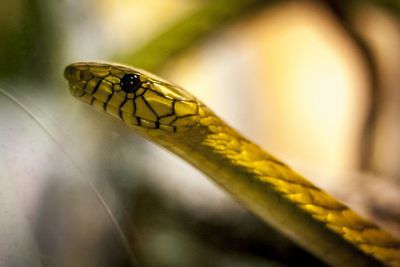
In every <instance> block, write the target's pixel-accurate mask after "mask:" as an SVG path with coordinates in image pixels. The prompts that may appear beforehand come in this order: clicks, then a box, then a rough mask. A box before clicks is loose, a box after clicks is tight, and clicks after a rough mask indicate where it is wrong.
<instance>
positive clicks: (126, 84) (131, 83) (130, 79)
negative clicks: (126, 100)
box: [120, 74, 142, 93]
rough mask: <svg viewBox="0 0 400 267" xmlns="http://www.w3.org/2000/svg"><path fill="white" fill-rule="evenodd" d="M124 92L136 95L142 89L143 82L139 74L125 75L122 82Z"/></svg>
mask: <svg viewBox="0 0 400 267" xmlns="http://www.w3.org/2000/svg"><path fill="white" fill-rule="evenodd" d="M120 85H121V88H122V90H124V91H125V92H127V93H134V92H136V91H137V89H139V88H140V86H141V85H142V82H141V81H140V78H139V75H137V74H125V75H124V77H122V79H121V82H120Z"/></svg>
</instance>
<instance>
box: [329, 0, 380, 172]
mask: <svg viewBox="0 0 400 267" xmlns="http://www.w3.org/2000/svg"><path fill="white" fill-rule="evenodd" d="M323 2H325V4H326V5H327V6H328V7H329V8H330V10H331V11H332V14H333V15H335V16H336V18H337V22H338V23H339V24H340V25H341V26H342V27H343V29H344V30H345V31H346V33H347V34H348V35H349V36H350V38H351V39H352V40H353V42H354V44H355V45H356V46H357V48H358V50H359V52H360V53H361V55H362V57H363V59H364V62H365V65H366V69H367V72H368V73H367V75H366V76H367V77H368V78H369V87H368V92H369V103H368V107H367V113H366V114H367V115H366V118H365V121H364V126H363V129H362V133H361V138H360V144H359V168H360V170H363V171H368V170H370V169H371V163H372V162H371V161H372V157H373V153H374V151H373V140H374V136H375V130H376V126H377V120H378V116H379V114H380V110H381V106H382V94H381V88H380V77H379V72H378V66H377V63H376V60H375V58H374V55H373V54H372V52H371V49H370V47H369V46H368V43H367V42H366V41H365V40H364V38H363V37H362V35H361V34H359V33H358V31H357V29H356V28H355V26H354V25H353V23H352V16H351V11H352V8H354V4H355V3H354V2H353V3H349V2H344V1H340V0H323Z"/></svg>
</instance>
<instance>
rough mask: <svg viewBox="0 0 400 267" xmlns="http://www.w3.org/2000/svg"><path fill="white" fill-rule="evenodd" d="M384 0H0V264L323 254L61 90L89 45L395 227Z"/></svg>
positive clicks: (393, 40) (395, 27) (390, 10)
mask: <svg viewBox="0 0 400 267" xmlns="http://www.w3.org/2000/svg"><path fill="white" fill-rule="evenodd" d="M399 16H400V4H399V2H398V1H395V0H393V1H389V0H387V1H384V0H382V1H378V0H376V1H372V0H371V1H335V0H321V1H316V0H315V1H283V0H282V1H277V0H275V1H266V0H248V1H244V0H236V1H228V0H214V1H211V0H209V1H205V0H168V1H155V0H154V1H144V0H118V1H111V0H85V1H74V0H60V1H51V0H13V1H8V0H0V266H5V267H21V266H33V267H36V266H99V267H102V266H144V267H164V266H165V267H169V266H171V267H179V266H215V267H225V266H230V267H231V266H233V267H258V266H299V265H305V266H324V265H323V264H322V263H321V262H320V261H319V260H318V259H315V258H314V257H313V256H311V255H309V254H308V253H307V252H305V251H303V250H302V249H301V248H299V247H297V246H296V245H295V244H293V243H292V242H291V241H290V240H288V239H286V238H285V237H283V236H281V235H280V234H279V233H277V232H275V231H274V230H273V229H271V228H269V227H268V226H266V225H264V224H263V223H261V222H260V221H259V220H258V219H257V218H255V217H254V216H252V215H251V214H249V213H248V212H247V211H246V210H244V209H243V208H242V207H240V206H239V205H238V204H237V203H236V202H234V201H233V200H231V198H230V197H229V196H228V195H227V194H226V193H225V192H223V191H222V190H221V189H219V188H217V187H216V186H215V185H214V184H213V183H212V182H210V181H209V180H208V178H206V177H205V176H204V175H202V174H201V173H199V172H198V171H197V170H195V169H193V168H192V167H191V166H189V165H188V164H186V163H184V162H182V161H181V160H180V159H178V158H177V157H175V156H174V155H171V154H170V153H168V152H166V151H164V150H162V149H160V148H159V147H156V146H155V145H152V144H150V143H148V142H146V141H144V140H142V139H141V138H139V137H137V136H136V135H135V134H134V133H132V132H131V130H130V129H127V128H125V127H124V126H123V125H121V124H120V123H119V122H117V121H113V120H111V119H109V118H108V116H104V114H100V113H97V112H95V111H92V110H91V109H90V108H89V107H88V106H86V105H84V104H81V103H80V102H79V101H76V100H75V99H73V98H72V97H71V96H70V95H69V90H68V89H67V85H66V82H65V81H64V80H63V76H62V73H63V69H64V67H65V66H66V65H67V64H69V63H72V62H75V61H86V60H102V61H114V62H120V63H125V64H128V65H135V66H138V67H141V68H144V69H147V70H150V71H153V72H155V73H157V74H159V75H161V76H163V77H165V78H167V79H168V80H171V81H173V82H174V83H177V84H180V85H181V86H183V87H184V88H186V89H187V90H189V91H190V92H191V93H193V94H194V95H196V96H197V97H199V98H200V99H201V100H202V101H204V102H205V103H206V104H207V105H208V106H210V107H211V108H212V109H213V110H214V111H215V112H216V113H217V114H219V115H220V116H221V117H222V118H224V119H225V120H226V121H227V122H229V123H230V124H231V125H233V126H234V127H235V128H237V129H238V130H239V131H240V132H242V133H243V134H244V135H245V136H247V137H248V138H250V139H252V140H254V141H255V142H256V143H258V144H260V145H261V146H262V147H264V148H265V149H267V150H268V151H269V152H271V153H272V154H274V155H276V156H278V157H279V158H281V159H282V160H284V161H285V162H287V163H289V164H290V165H291V166H293V167H294V168H295V169H297V170H298V171H300V172H301V173H302V174H304V175H305V176H306V177H308V178H309V179H310V180H312V181H313V182H314V183H316V184H317V185H318V186H320V187H322V188H324V189H325V190H327V191H329V192H330V193H331V194H332V195H334V196H335V197H337V198H339V199H340V200H342V201H344V202H345V203H346V204H348V205H350V206H351V207H353V208H354V209H356V210H357V211H358V212H360V213H361V214H363V215H364V216H366V217H368V218H370V219H371V220H374V221H375V222H377V223H378V224H380V225H381V226H382V227H384V228H386V229H387V230H388V231H390V232H392V233H393V234H394V235H396V236H398V237H400V208H399V207H400V164H399V162H398V159H399V156H400V105H399V104H400V88H399V84H400V23H399Z"/></svg>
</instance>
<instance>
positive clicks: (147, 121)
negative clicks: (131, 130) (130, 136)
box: [64, 62, 202, 132]
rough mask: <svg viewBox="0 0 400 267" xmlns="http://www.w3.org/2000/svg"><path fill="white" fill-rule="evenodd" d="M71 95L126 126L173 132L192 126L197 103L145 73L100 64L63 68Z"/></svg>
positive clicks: (74, 65) (72, 65)
mask: <svg viewBox="0 0 400 267" xmlns="http://www.w3.org/2000/svg"><path fill="white" fill-rule="evenodd" d="M64 77H65V78H66V79H67V80H68V82H69V88H70V91H71V94H72V95H73V96H74V97H76V98H78V99H79V100H81V101H83V102H85V103H87V104H89V105H91V106H93V107H95V108H96V109H99V110H101V111H105V112H106V113H108V114H110V115H112V116H113V117H116V118H117V119H120V120H122V121H123V122H125V123H126V124H128V125H129V126H133V127H139V128H142V129H143V128H144V129H157V130H162V131H168V132H176V131H180V130H184V129H188V128H191V127H193V126H195V125H196V123H197V121H198V119H199V116H200V114H201V113H202V109H201V106H202V105H201V103H200V102H199V101H197V100H196V99H195V98H194V97H193V96H192V95H190V94H189V93H187V92H186V91H185V90H183V89H181V88H180V87H178V86H176V85H172V84H170V83H169V82H167V81H164V80H163V79H162V78H159V77H156V76H155V75H153V74H150V73H147V72H146V71H143V70H140V69H136V68H132V67H127V66H122V65H116V64H103V63H90V62H85V63H74V64H71V65H69V66H67V67H66V68H65V71H64Z"/></svg>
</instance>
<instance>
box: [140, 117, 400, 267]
mask: <svg viewBox="0 0 400 267" xmlns="http://www.w3.org/2000/svg"><path fill="white" fill-rule="evenodd" d="M147 137H148V138H149V135H148V136H147ZM150 139H151V140H152V141H155V142H157V143H159V144H160V145H162V146H164V147H165V148H167V149H168V150H171V151H172V152H174V153H175V154H177V155H179V156H180V157H182V158H183V159H185V160H186V161H188V162H189V163H191V164H192V165H194V166H195V167H197V168H198V169H199V170H201V171H202V172H203V173H205V174H206V175H207V176H209V177H210V178H212V180H214V182H216V183H217V184H219V185H220V186H222V187H223V188H224V189H225V190H227V191H228V192H230V193H231V194H232V195H233V196H234V197H235V198H236V199H237V200H238V201H239V202H241V203H242V204H243V205H244V206H246V207H247V208H248V209H250V210H252V211H253V212H254V213H256V214H257V215H258V216H259V217H260V218H262V219H263V220H264V221H266V222H268V223H269V224H271V225H272V226H274V227H275V228H277V229H278V230H280V231H281V232H284V233H285V234H286V235H288V236H290V237H291V238H292V239H293V240H294V241H295V242H297V243H298V244H300V245H301V246H302V247H305V248H306V249H308V250H309V251H310V252H311V253H313V254H314V255H316V256H318V257H319V258H321V259H323V260H324V261H326V262H327V263H328V264H329V265H332V266H346V265H348V264H350V265H351V266H381V265H382V264H381V263H380V262H384V263H385V265H388V266H400V256H399V255H400V243H399V242H398V241H396V240H395V239H394V238H393V237H391V236H390V235H389V234H387V233H385V232H384V231H382V230H381V229H380V228H378V227H377V226H375V225H374V224H372V223H370V222H368V221H366V220H364V219H362V218H361V217H360V216H358V215H357V214H356V213H355V212H353V211H352V210H351V209H349V208H348V207H346V206H345V205H343V204H341V203H340V202H338V201H336V200H335V199H334V198H332V197H331V196H329V195H328V194H326V193H325V192H323V191H322V190H320V189H319V188H317V187H316V186H314V185H313V184H311V183H310V182H309V181H307V180H306V179H304V178H303V177H302V176H301V175H299V174H297V173H296V172H294V171H293V170H292V169H291V168H289V167H288V166H287V165H285V164H284V163H282V162H280V161H279V160H277V159H276V158H274V157H273V156H272V155H270V154H268V153H267V152H265V151H263V150H262V149H261V148H260V147H259V146H257V145H256V144H254V143H252V142H250V141H248V140H247V139H245V138H244V137H242V136H241V135H240V134H239V133H238V132H236V131H235V130H234V129H232V128H231V127H229V126H228V125H227V124H225V123H224V122H223V121H222V120H221V119H220V118H218V117H217V116H216V115H214V114H213V113H212V112H211V111H209V110H206V112H204V115H203V116H201V117H199V118H198V123H197V124H196V125H195V126H194V127H192V128H189V129H186V130H184V131H178V132H176V133H173V134H166V133H159V132H158V133H155V134H151V135H150ZM377 236H378V237H379V239H377V238H373V237H377ZM376 240H378V241H376Z"/></svg>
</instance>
